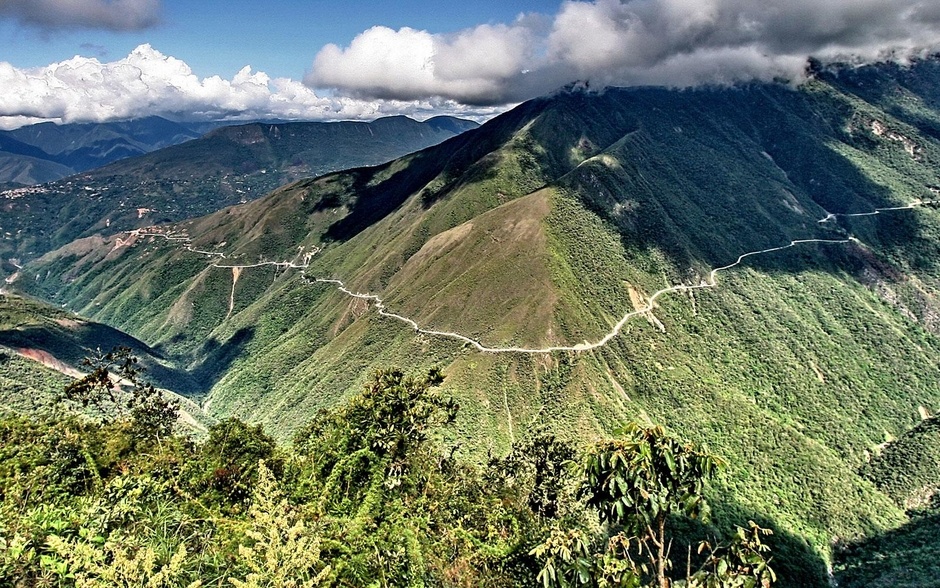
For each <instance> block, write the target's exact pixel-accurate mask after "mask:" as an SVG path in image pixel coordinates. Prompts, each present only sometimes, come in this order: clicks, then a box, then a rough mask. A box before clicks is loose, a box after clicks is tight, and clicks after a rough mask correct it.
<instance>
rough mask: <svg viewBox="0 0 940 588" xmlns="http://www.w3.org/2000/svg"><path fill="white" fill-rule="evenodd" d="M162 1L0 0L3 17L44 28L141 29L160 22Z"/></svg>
mask: <svg viewBox="0 0 940 588" xmlns="http://www.w3.org/2000/svg"><path fill="white" fill-rule="evenodd" d="M160 5H161V3H160V0H0V17H11V18H14V19H16V20H18V21H20V22H21V23H23V24H26V25H31V26H37V27H40V28H43V29H66V28H95V29H110V30H117V31H130V30H140V29H145V28H148V27H151V26H153V25H155V24H157V23H158V22H159V21H160V8H161V6H160Z"/></svg>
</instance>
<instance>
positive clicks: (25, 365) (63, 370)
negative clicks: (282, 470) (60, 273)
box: [0, 292, 205, 429]
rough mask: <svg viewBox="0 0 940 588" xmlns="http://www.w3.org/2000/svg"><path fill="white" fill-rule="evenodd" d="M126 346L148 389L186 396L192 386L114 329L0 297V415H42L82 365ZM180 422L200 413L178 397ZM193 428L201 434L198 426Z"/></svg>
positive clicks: (190, 380) (197, 417)
mask: <svg viewBox="0 0 940 588" xmlns="http://www.w3.org/2000/svg"><path fill="white" fill-rule="evenodd" d="M115 347H128V348H129V349H131V350H132V353H133V354H134V355H135V357H137V358H138V359H139V360H140V364H139V365H140V367H141V368H143V369H144V373H145V374H146V378H147V379H148V381H150V382H152V383H153V384H155V385H157V386H159V387H161V388H164V389H173V390H176V391H179V392H183V393H184V394H186V393H187V392H188V391H191V390H193V389H194V388H195V387H196V386H198V384H197V383H196V382H195V380H194V375H193V374H188V373H186V372H183V371H181V370H177V369H174V367H173V366H172V364H170V363H169V362H167V361H166V359H165V358H163V357H161V356H160V355H159V354H157V353H155V352H154V351H153V350H152V349H150V348H149V347H148V346H147V345H146V344H144V343H143V342H141V341H139V340H137V339H135V338H133V337H130V336H128V335H127V334H125V333H122V332H120V331H118V330H116V329H113V328H111V327H108V326H107V325H102V324H99V323H95V322H92V321H87V320H84V319H82V318H80V317H78V316H75V315H73V314H71V313H68V312H65V311H63V310H61V309H57V308H55V307H51V306H48V305H45V304H42V303H40V302H38V301H35V300H30V299H27V298H21V297H18V296H12V295H9V294H4V293H2V292H0V413H3V412H7V411H13V412H28V413H39V414H46V413H48V412H50V411H51V410H59V409H53V407H54V406H55V399H56V397H57V395H58V394H59V393H60V392H61V391H62V389H63V388H64V387H65V385H66V384H68V383H69V382H71V381H73V379H74V378H78V377H81V376H82V375H83V373H84V372H87V371H88V368H87V367H86V366H84V365H83V364H82V362H83V360H84V359H85V358H88V357H94V356H95V355H96V354H97V353H98V350H105V351H107V350H110V349H113V348H115ZM180 400H181V402H182V408H183V412H184V413H185V415H186V417H185V418H186V419H187V421H188V422H191V423H199V422H204V421H205V418H204V415H203V414H202V411H201V410H199V408H198V407H197V406H196V405H195V404H193V403H192V402H191V401H188V400H187V399H186V398H185V397H181V398H180ZM195 426H196V428H197V429H204V427H203V426H202V425H200V424H196V425H195Z"/></svg>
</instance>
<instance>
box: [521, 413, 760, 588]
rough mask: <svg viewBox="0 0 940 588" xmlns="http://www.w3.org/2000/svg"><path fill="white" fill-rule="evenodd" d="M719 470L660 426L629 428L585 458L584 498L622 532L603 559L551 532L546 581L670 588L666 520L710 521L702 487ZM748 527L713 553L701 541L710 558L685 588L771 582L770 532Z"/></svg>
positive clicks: (545, 549) (539, 551) (545, 547)
mask: <svg viewBox="0 0 940 588" xmlns="http://www.w3.org/2000/svg"><path fill="white" fill-rule="evenodd" d="M720 465H721V461H720V460H719V459H718V458H717V457H715V456H713V455H711V454H709V453H708V452H707V451H706V450H705V449H704V448H703V449H698V448H696V447H695V446H694V445H692V444H691V443H685V442H682V441H680V440H679V439H677V438H675V437H673V436H672V435H670V434H668V433H667V432H666V430H665V429H664V428H663V427H661V426H655V425H649V426H641V425H638V424H636V423H630V424H628V425H627V427H626V428H625V429H624V431H623V436H622V437H621V438H619V439H607V440H603V441H598V442H597V443H596V444H595V445H594V447H593V449H592V451H591V452H590V453H589V454H588V456H587V458H586V460H585V463H584V468H583V480H582V484H581V491H580V494H581V496H582V497H583V498H584V499H585V500H586V502H587V505H588V506H589V507H592V508H594V509H595V510H596V511H597V513H598V516H599V518H600V521H601V522H602V523H607V524H608V526H609V527H610V526H613V527H621V528H622V529H623V531H621V532H620V533H617V534H616V535H614V536H613V537H611V538H609V540H608V542H607V546H606V549H605V552H604V553H603V554H595V555H593V556H592V555H590V553H589V550H588V549H587V543H586V541H585V535H584V534H583V533H578V532H574V533H572V532H569V533H568V534H567V535H565V534H564V533H563V532H556V533H554V534H553V535H552V537H550V538H549V540H548V541H546V542H545V543H543V544H542V545H540V546H539V547H538V548H536V549H535V550H533V553H534V554H535V555H537V556H539V557H543V558H545V560H546V565H545V566H544V567H543V569H542V573H541V574H540V578H541V579H542V581H543V584H544V585H545V586H546V588H548V587H551V586H558V587H559V588H564V587H567V586H619V587H630V586H641V585H643V586H655V587H657V588H669V586H670V579H669V577H668V576H667V572H668V571H669V570H670V568H671V567H672V562H671V559H670V550H671V546H672V542H671V540H670V539H669V538H668V534H667V521H668V518H669V517H670V516H674V515H679V516H687V517H692V518H705V517H707V515H708V505H707V503H706V501H705V497H704V490H705V484H706V482H707V480H708V479H709V478H711V477H712V476H714V475H715V473H716V472H717V470H718V468H719V466H720ZM751 525H752V531H751V533H750V534H749V533H748V532H745V531H743V530H740V529H739V531H738V535H737V537H736V539H735V540H734V541H733V542H732V543H731V544H729V545H725V546H721V545H720V546H718V547H716V548H714V549H712V548H711V546H710V545H709V544H708V543H703V544H702V545H701V546H700V548H699V552H702V551H704V550H705V549H706V548H708V549H710V550H711V552H710V555H709V556H708V559H707V560H706V562H705V564H704V565H703V566H702V567H701V568H700V569H699V570H698V571H697V572H696V573H695V574H692V573H691V570H690V569H688V570H687V573H686V579H685V582H684V584H685V585H687V586H709V587H711V586H737V585H740V586H756V585H757V584H756V583H754V584H749V583H748V580H747V579H746V578H750V579H751V580H752V581H754V582H760V583H761V585H769V582H770V580H771V579H773V572H772V571H771V570H770V568H769V567H767V565H766V563H767V562H766V560H765V559H764V556H763V552H764V551H766V549H765V548H766V546H764V545H763V544H762V543H761V542H760V536H761V535H763V534H765V533H767V532H768V531H766V530H764V529H761V528H760V527H757V526H756V525H754V524H753V523H752V524H751ZM634 557H635V558H636V559H634ZM638 560H639V561H641V562H643V563H637V561H638ZM572 570H575V571H576V573H572ZM738 581H740V582H743V583H736V582H738ZM765 581H766V582H765ZM716 582H717V583H716Z"/></svg>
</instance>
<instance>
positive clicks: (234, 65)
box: [0, 0, 561, 79]
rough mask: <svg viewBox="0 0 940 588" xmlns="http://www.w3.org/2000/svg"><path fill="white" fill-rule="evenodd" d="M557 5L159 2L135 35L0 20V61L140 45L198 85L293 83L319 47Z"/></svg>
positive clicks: (101, 53) (404, 0) (119, 53)
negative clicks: (180, 67) (179, 63)
mask: <svg viewBox="0 0 940 588" xmlns="http://www.w3.org/2000/svg"><path fill="white" fill-rule="evenodd" d="M560 3H561V2H560V0H523V1H514V2H507V1H504V2H500V1H498V0H482V1H480V0H475V1H473V2H442V1H436V2H431V1H428V0H397V1H394V2H388V1H365V0H344V1H341V2H340V1H336V0H333V1H328V0H266V1H263V2H261V1H251V0H226V1H221V0H165V1H164V2H163V3H162V10H161V11H160V12H161V22H160V23H159V24H157V25H156V26H154V27H152V28H147V29H144V30H135V31H120V32H115V31H109V30H104V29H89V28H82V29H72V30H69V29H67V28H64V29H62V28H59V29H55V30H48V29H44V28H40V27H35V26H23V25H22V24H20V23H18V22H17V21H15V20H12V19H6V20H0V60H2V61H7V62H10V63H12V64H13V65H15V66H17V67H23V68H25V67H39V66H44V65H48V64H50V63H53V62H57V61H62V60H64V59H68V58H69V57H72V56H73V55H83V56H87V57H98V58H99V59H113V58H120V57H123V56H125V55H127V54H128V53H130V52H131V50H133V49H134V48H135V47H137V46H138V45H141V44H143V43H149V44H150V45H152V46H153V47H154V48H155V49H157V50H159V51H161V52H162V53H164V54H167V55H172V56H174V57H177V58H179V59H182V60H183V61H185V62H186V63H188V64H189V66H190V67H191V68H192V69H193V71H194V73H196V75H198V76H200V77H205V76H209V75H221V76H223V77H226V78H229V77H231V76H233V75H234V74H235V73H236V72H238V70H240V69H241V68H242V67H244V66H246V65H251V66H252V67H253V68H254V69H256V70H261V71H264V72H266V73H268V74H269V75H271V76H272V77H291V78H295V79H300V78H302V77H303V76H304V74H305V73H306V71H307V70H309V69H310V64H311V62H312V60H313V58H314V56H315V55H316V53H317V51H319V49H320V48H321V47H323V46H324V45H326V44H327V43H336V44H338V45H347V44H349V42H350V41H352V39H353V38H354V37H355V36H356V35H358V34H359V33H361V32H362V31H364V30H366V29H368V28H370V27H372V26H374V25H384V26H387V27H390V28H392V29H399V28H402V27H411V28H416V29H422V30H427V31H429V32H432V33H451V32H455V31H459V30H462V29H466V28H470V27H473V26H476V25H479V24H486V23H509V22H512V21H513V20H514V19H515V18H516V16H518V15H519V14H520V13H523V12H541V13H544V14H545V15H552V14H554V13H555V12H556V11H557V10H558V6H559V5H560Z"/></svg>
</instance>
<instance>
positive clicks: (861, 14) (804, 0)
mask: <svg viewBox="0 0 940 588" xmlns="http://www.w3.org/2000/svg"><path fill="white" fill-rule="evenodd" d="M938 42H940V4H938V3H937V2H935V1H929V0H892V1H891V2H885V1H884V0H695V1H694V2H689V1H688V0H596V1H594V2H576V1H568V2H565V3H563V4H562V5H561V8H560V10H559V12H558V14H556V15H554V17H544V16H537V15H522V16H520V17H519V18H518V19H517V20H516V21H515V22H514V23H512V24H508V25H489V24H486V25H481V26H478V27H476V28H472V29H468V30H464V31H460V32H457V33H454V34H449V35H439V34H431V33H428V32H426V31H417V30H413V29H409V28H403V29H400V30H398V31H393V30H391V29H388V28H385V27H373V28H371V29H369V30H367V31H364V32H363V33H361V34H360V35H359V36H357V37H356V38H355V39H354V40H353V41H352V42H351V43H350V44H349V46H348V47H343V48H341V47H338V46H336V45H327V46H326V47H324V48H323V49H321V50H320V52H319V53H318V54H317V55H316V57H315V58H314V61H313V68H312V71H311V72H310V73H309V74H308V75H307V77H306V79H305V82H306V83H307V84H308V85H310V86H313V87H333V88H338V89H341V90H344V91H346V92H350V93H355V94H357V95H361V96H370V97H378V98H397V99H400V100H408V99H413V98H416V97H420V96H427V95H438V96H443V97H447V98H451V99H454V100H457V101H460V102H463V103H468V104H501V103H507V102H516V101H520V100H524V99H527V98H531V97H532V96H535V95H539V94H543V93H546V92H550V91H552V90H553V89H555V88H557V87H559V86H562V85H564V84H566V83H568V82H571V81H573V80H590V81H591V82H592V85H594V86H604V85H619V86H624V85H626V86H629V85H638V84H663V85H670V86H689V85H697V84H702V83H728V82H734V81H739V80H749V79H772V78H774V77H785V78H788V79H797V78H799V76H801V75H802V71H803V67H804V65H805V63H806V58H807V57H808V56H810V55H813V56H817V57H821V58H824V59H825V58H849V57H850V58H858V59H861V60H875V59H885V58H898V57H905V56H909V55H911V54H912V53H916V52H920V51H924V50H932V49H935V48H937V47H938Z"/></svg>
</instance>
